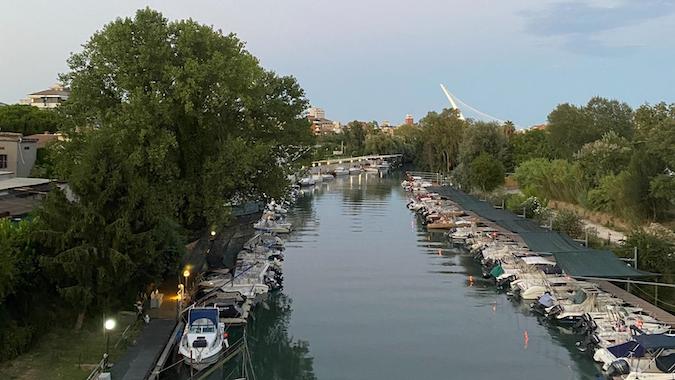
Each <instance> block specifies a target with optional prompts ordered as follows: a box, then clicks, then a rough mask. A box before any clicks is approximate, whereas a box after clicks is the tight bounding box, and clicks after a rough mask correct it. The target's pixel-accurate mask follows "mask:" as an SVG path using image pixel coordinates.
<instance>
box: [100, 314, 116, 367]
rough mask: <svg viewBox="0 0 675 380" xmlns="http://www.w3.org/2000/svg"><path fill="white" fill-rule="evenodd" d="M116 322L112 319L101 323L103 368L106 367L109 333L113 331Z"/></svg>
mask: <svg viewBox="0 0 675 380" xmlns="http://www.w3.org/2000/svg"><path fill="white" fill-rule="evenodd" d="M115 325H116V322H115V320H114V319H112V318H109V319H106V320H105V322H104V323H103V328H104V329H105V355H103V359H104V360H105V367H107V366H108V352H109V350H110V332H111V331H112V330H114V329H115Z"/></svg>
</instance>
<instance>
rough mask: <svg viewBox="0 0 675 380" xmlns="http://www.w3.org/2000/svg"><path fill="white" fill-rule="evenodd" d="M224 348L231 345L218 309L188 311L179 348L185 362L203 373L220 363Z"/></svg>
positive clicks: (197, 308)
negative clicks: (209, 367)
mask: <svg viewBox="0 0 675 380" xmlns="http://www.w3.org/2000/svg"><path fill="white" fill-rule="evenodd" d="M223 347H225V348H229V343H228V341H227V336H226V335H225V324H223V323H222V322H220V318H219V310H218V308H217V307H195V308H192V309H190V310H188V318H187V323H186V325H185V331H184V332H183V337H182V338H181V340H180V345H179V346H178V351H179V353H180V354H181V356H183V362H184V363H185V364H187V365H189V366H191V367H192V368H194V369H196V370H197V371H201V370H203V369H205V368H206V367H208V366H210V365H211V364H213V363H215V362H217V361H218V359H219V357H220V353H221V351H222V350H223Z"/></svg>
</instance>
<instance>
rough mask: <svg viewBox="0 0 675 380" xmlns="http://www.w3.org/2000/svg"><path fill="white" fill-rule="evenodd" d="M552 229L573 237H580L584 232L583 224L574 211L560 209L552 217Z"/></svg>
mask: <svg viewBox="0 0 675 380" xmlns="http://www.w3.org/2000/svg"><path fill="white" fill-rule="evenodd" d="M553 229H554V230H556V231H558V232H562V233H565V234H567V235H569V236H571V237H573V238H580V237H581V235H582V234H583V232H584V224H583V222H582V221H581V217H579V215H577V213H575V212H574V211H569V210H561V211H560V212H559V213H558V215H556V217H555V219H553Z"/></svg>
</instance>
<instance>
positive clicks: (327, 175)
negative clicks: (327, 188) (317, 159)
mask: <svg viewBox="0 0 675 380" xmlns="http://www.w3.org/2000/svg"><path fill="white" fill-rule="evenodd" d="M321 178H323V180H324V181H332V180H334V179H335V177H333V175H332V174H321Z"/></svg>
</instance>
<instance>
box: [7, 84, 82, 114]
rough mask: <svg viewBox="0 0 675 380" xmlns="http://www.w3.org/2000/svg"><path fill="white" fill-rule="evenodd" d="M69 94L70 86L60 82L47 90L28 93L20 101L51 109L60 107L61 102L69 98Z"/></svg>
mask: <svg viewBox="0 0 675 380" xmlns="http://www.w3.org/2000/svg"><path fill="white" fill-rule="evenodd" d="M69 96H70V89H69V88H66V87H63V86H62V85H60V84H55V85H53V86H52V87H50V88H48V89H46V90H42V91H38V92H34V93H32V94H28V98H27V99H22V100H21V101H19V103H21V104H28V105H31V106H33V107H38V108H45V109H49V108H56V107H58V106H59V105H60V104H61V103H63V102H65V101H66V100H68V97H69Z"/></svg>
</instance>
